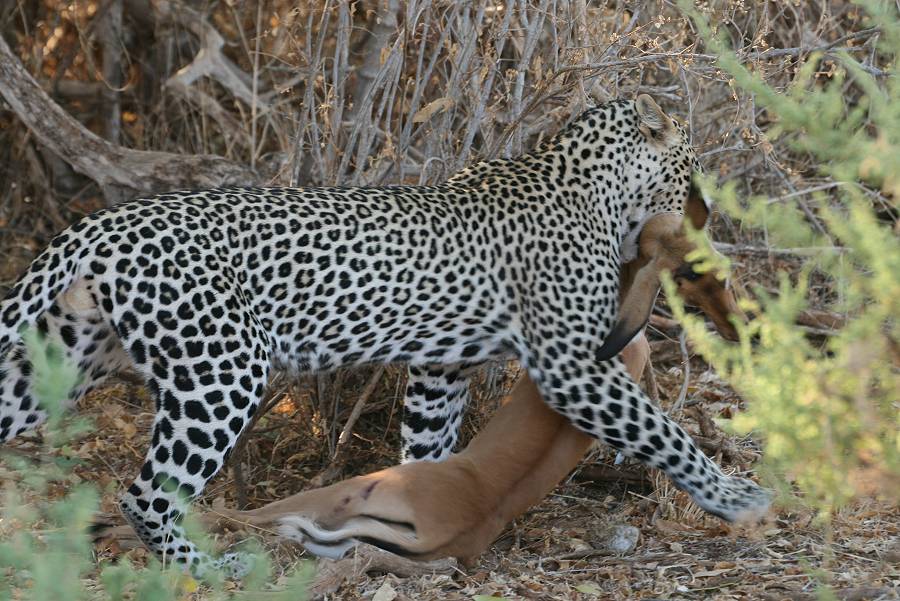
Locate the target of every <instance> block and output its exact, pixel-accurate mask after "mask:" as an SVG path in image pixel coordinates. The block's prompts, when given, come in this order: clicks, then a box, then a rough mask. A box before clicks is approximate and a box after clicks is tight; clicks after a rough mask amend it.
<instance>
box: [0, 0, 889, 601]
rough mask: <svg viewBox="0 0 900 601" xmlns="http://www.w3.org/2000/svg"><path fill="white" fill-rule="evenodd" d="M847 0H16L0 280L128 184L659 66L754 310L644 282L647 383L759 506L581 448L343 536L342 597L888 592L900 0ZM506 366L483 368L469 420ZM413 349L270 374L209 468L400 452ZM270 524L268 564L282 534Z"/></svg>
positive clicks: (263, 490)
mask: <svg viewBox="0 0 900 601" xmlns="http://www.w3.org/2000/svg"><path fill="white" fill-rule="evenodd" d="M865 4H866V5H867V7H868V10H867V9H866V8H865V7H863V6H861V5H860V4H859V3H856V2H849V1H844V0H822V1H790V0H784V1H782V0H778V1H768V2H755V1H741V0H710V1H707V2H697V3H693V4H691V3H687V4H682V7H681V8H679V6H678V5H677V3H673V2H667V1H662V0H660V1H657V0H645V1H638V2H616V1H609V2H591V3H589V2H584V1H571V2H569V1H563V0H556V1H550V0H543V1H529V2H524V1H523V2H515V1H512V0H510V1H508V2H499V1H498V2H481V1H477V0H476V1H473V2H450V1H435V0H409V1H406V2H401V1H399V0H361V1H358V2H345V1H333V2H328V1H312V0H310V1H307V0H301V1H300V2H285V1H283V0H272V1H265V0H260V1H253V0H248V1H239V0H221V1H213V0H203V1H190V2H188V1H182V0H71V1H62V0H2V1H0V26H2V41H0V95H2V98H3V100H4V102H2V103H0V125H2V127H0V181H2V184H3V185H2V187H0V258H2V260H0V292H5V291H6V290H7V289H8V288H9V287H10V286H11V285H12V283H13V282H14V280H15V277H16V276H17V275H18V273H20V272H21V270H22V269H24V268H25V266H27V264H28V262H29V261H30V260H31V259H32V258H33V257H34V256H35V255H36V253H37V252H38V251H39V250H40V249H41V248H42V247H43V246H44V245H45V244H46V243H47V242H48V240H49V239H50V237H51V236H52V235H53V234H54V233H55V232H57V231H59V230H60V229H62V228H63V227H65V226H66V225H68V224H70V223H72V222H73V221H75V220H76V219H78V218H79V217H81V216H82V215H84V214H86V213H88V212H90V211H93V210H95V209H98V208H101V207H103V206H107V205H109V204H113V203H115V202H119V201H121V200H124V199H127V198H132V197H135V196H137V195H140V194H149V193H152V192H163V191H167V190H171V189H175V188H181V187H197V186H209V185H217V184H222V183H240V184H247V185H295V186H312V185H329V186H330V185H350V184H353V185H387V184H398V183H404V184H430V183H436V182H440V181H443V180H444V179H445V178H447V177H448V176H449V175H451V174H453V173H454V172H456V171H458V170H459V169H461V168H462V167H464V166H465V165H467V164H470V163H472V162H475V161H479V160H482V159H490V158H496V157H508V156H515V155H518V154H520V153H522V152H524V151H526V150H528V149H529V148H532V147H533V146H534V145H535V144H538V143H540V141H541V140H543V139H546V138H547V137H549V136H551V135H552V134H553V133H554V132H555V131H556V130H557V129H558V128H559V127H560V126H561V125H563V124H564V123H565V122H566V121H567V120H568V119H569V118H570V117H571V116H572V115H574V114H577V113H578V112H579V111H581V110H582V109H584V108H585V107H587V106H589V105H591V104H593V103H596V102H602V101H604V100H607V99H612V98H617V97H628V98H631V97H634V96H636V95H637V94H639V93H648V94H650V95H652V96H653V97H654V98H655V99H656V100H657V101H658V102H659V103H660V105H661V106H662V107H663V108H664V109H665V110H666V111H667V112H668V113H669V114H672V115H675V116H676V117H677V118H678V119H679V120H680V121H681V122H683V123H684V124H685V125H686V126H687V127H688V129H689V131H690V134H691V137H692V141H693V143H694V145H695V146H696V148H697V150H698V154H699V156H700V160H701V162H702V164H703V166H704V168H705V170H706V173H707V175H708V176H709V177H708V178H707V181H706V186H707V188H708V189H709V191H710V193H712V194H713V195H714V196H717V197H718V198H719V199H720V200H721V205H720V206H721V211H720V212H719V213H717V214H716V216H715V218H714V219H713V222H712V226H711V228H710V234H711V237H712V238H713V239H714V240H715V241H716V247H717V248H718V249H719V250H720V251H722V252H723V253H724V254H725V255H726V256H727V257H728V258H729V259H730V269H731V277H732V280H733V282H734V283H735V285H736V286H737V288H738V289H739V290H741V291H742V292H743V296H744V297H745V299H746V302H747V305H746V307H747V309H748V310H750V312H751V313H754V314H756V315H757V316H758V319H756V320H755V321H754V322H753V323H752V324H751V325H750V326H749V327H748V328H747V329H746V330H745V331H744V339H743V341H742V343H741V345H739V346H734V345H731V346H726V345H724V344H722V343H719V342H717V341H715V340H712V339H710V337H709V336H708V335H705V334H704V332H703V331H702V330H703V328H698V327H697V325H696V323H693V325H689V326H688V327H687V328H686V330H687V332H688V334H689V335H687V336H686V335H684V333H683V332H684V330H683V329H682V326H680V325H679V321H678V320H676V318H678V319H679V320H681V319H682V318H683V315H682V311H681V309H680V307H678V306H674V307H672V309H671V310H670V309H668V308H667V306H666V305H665V304H661V306H660V307H659V308H658V309H657V312H656V314H655V315H654V318H653V320H652V327H651V332H650V333H651V340H652V346H653V357H652V360H653V363H654V370H652V372H651V377H650V378H648V380H647V382H645V384H646V385H647V386H650V387H651V395H652V396H653V395H654V394H655V396H656V397H658V398H659V400H660V402H661V404H662V405H663V406H664V407H667V408H669V407H672V406H673V405H675V406H677V408H678V411H677V412H676V413H675V417H676V418H677V419H679V420H680V422H681V423H683V424H684V425H685V427H686V428H687V429H688V430H690V431H691V432H692V434H695V435H696V436H697V439H698V440H699V442H700V444H701V446H702V447H703V449H704V450H705V451H706V452H707V453H709V454H711V455H716V457H717V459H718V460H720V461H721V462H722V463H724V464H725V465H726V466H727V467H728V468H729V469H730V470H732V471H737V472H743V471H749V470H751V469H752V470H755V471H761V472H762V473H764V474H765V475H766V478H767V479H766V482H767V483H768V484H770V485H772V486H777V487H779V488H780V489H781V491H782V492H783V493H784V495H783V497H782V499H781V503H780V506H779V508H778V510H777V512H776V515H775V517H773V519H772V520H771V521H770V523H768V524H767V525H766V526H764V527H761V528H759V529H758V530H756V531H752V532H737V531H733V530H731V529H730V528H728V527H725V526H723V525H722V524H721V522H719V521H717V520H715V519H712V518H708V517H705V516H703V515H701V514H700V512H699V510H697V509H696V508H695V507H694V506H693V505H691V504H690V503H689V501H688V500H687V498H686V496H684V495H683V494H682V493H678V492H677V491H676V490H675V489H674V488H673V487H671V485H670V484H669V483H667V482H666V481H665V480H664V479H663V478H661V477H659V476H658V475H656V474H652V473H647V472H646V471H644V470H643V469H642V468H640V467H639V466H636V465H631V464H626V465H623V466H618V467H614V466H612V463H613V455H612V454H611V453H610V452H608V450H607V449H599V450H597V451H595V452H593V454H592V456H591V457H590V461H587V462H585V463H583V464H582V466H583V467H582V469H581V470H579V471H577V472H576V473H575V474H574V475H573V477H571V478H570V479H569V480H567V482H566V483H565V484H564V486H562V487H561V488H560V489H558V491H557V494H554V495H553V496H551V497H550V498H549V499H548V500H546V501H545V502H544V503H543V504H542V505H541V506H539V507H538V508H536V509H535V510H534V511H532V512H531V513H529V514H528V515H527V516H525V517H524V518H523V519H522V520H521V521H519V522H518V523H516V524H514V525H512V526H511V527H510V528H509V529H508V531H507V532H506V533H505V534H504V536H503V537H502V538H501V539H500V540H499V541H498V542H497V544H496V546H495V548H494V549H493V550H492V551H491V553H489V554H487V555H486V556H485V557H483V558H482V559H481V561H480V562H479V563H478V564H477V565H476V566H474V567H473V568H467V569H460V570H453V571H451V572H450V573H448V574H437V575H432V574H427V575H407V576H384V575H381V574H379V573H378V572H372V573H369V574H366V573H365V570H362V571H360V570H358V569H355V568H349V567H348V568H347V569H346V574H345V575H344V576H345V577H347V578H349V582H348V583H343V584H340V583H338V584H340V586H341V587H342V588H340V589H339V590H338V593H336V594H337V595H338V597H333V598H347V599H355V598H364V597H367V596H368V597H370V596H371V594H372V593H374V591H375V590H376V589H378V588H379V587H380V588H381V589H382V590H385V591H387V590H388V589H390V590H392V591H394V593H395V594H397V595H399V596H398V597H396V598H401V599H402V598H410V599H426V598H428V599H430V598H434V599H451V598H453V599H455V598H459V599H470V598H472V596H473V595H476V594H484V595H490V594H494V593H496V594H498V595H506V596H509V597H514V598H533V599H545V598H564V599H569V598H573V599H593V598H630V597H659V598H708V597H713V596H715V597H717V598H721V599H732V598H734V599H737V598H760V599H762V598H765V599H782V598H792V599H807V598H810V599H811V598H814V597H815V592H816V590H817V589H818V587H819V586H820V585H821V584H830V585H832V587H833V588H834V589H835V590H836V591H838V592H837V595H838V598H842V599H864V598H896V597H892V596H891V595H894V594H896V593H895V591H896V589H897V587H898V586H900V572H898V558H900V547H898V531H900V522H898V520H897V507H896V499H897V498H898V495H900V491H898V486H897V482H898V481H900V471H898V469H900V467H898V466H900V464H898V453H900V438H898V430H897V426H898V422H897V415H898V409H900V407H898V405H897V399H898V396H900V394H898V393H900V385H898V365H900V337H898V324H897V316H898V314H900V307H898V300H897V299H898V298H900V284H898V273H900V259H898V252H900V251H898V245H897V233H898V225H897V219H898V211H897V197H898V195H900V180H898V179H897V173H900V165H898V161H900V158H898V157H900V112H898V111H900V108H898V107H900V95H898V81H897V63H896V61H897V56H898V53H900V21H898V18H897V11H898V7H897V4H896V3H895V2H892V1H872V2H867V3H865ZM682 8H684V9H689V10H693V11H694V13H693V16H692V17H689V16H686V14H685V12H682ZM707 24H708V25H709V27H710V28H711V29H710V30H709V31H707ZM728 49H730V51H729V50H728ZM723 52H725V53H726V54H724V55H723ZM717 184H718V185H721V186H724V187H725V189H726V190H725V192H724V193H723V192H719V193H716V192H715V191H714V190H713V188H715V187H716V185H717ZM751 339H756V340H757V341H758V344H757V345H756V346H755V347H754V346H751V343H750V341H751ZM704 357H705V359H704ZM713 368H715V369H713ZM515 373H516V368H515V366H512V365H495V366H490V367H488V368H486V369H485V370H484V373H483V374H482V376H481V377H480V378H479V381H478V382H477V385H476V386H475V388H474V395H473V396H474V397H475V399H476V400H477V403H476V404H475V406H473V407H472V408H471V411H470V418H469V420H468V422H467V426H466V427H467V431H468V433H469V434H471V433H472V432H474V431H477V428H478V427H479V425H480V424H482V423H483V422H484V420H485V419H487V418H488V417H489V416H490V414H491V412H492V410H493V408H494V407H495V404H496V400H497V399H498V398H499V397H500V396H501V395H502V394H503V393H504V392H505V391H506V390H507V389H508V386H509V383H510V381H511V380H512V378H513V377H514V375H515ZM403 380H404V376H403V370H402V368H400V367H390V368H386V369H380V368H379V369H367V370H361V371H353V372H345V371H338V372H336V373H333V374H327V375H320V376H317V377H313V378H308V379H306V380H302V381H293V380H290V379H288V378H285V377H283V376H276V378H275V379H274V381H273V382H272V383H271V386H270V393H269V396H268V399H267V402H266V403H267V407H269V408H270V409H271V411H269V412H268V413H266V414H265V416H264V417H262V418H261V419H260V421H259V423H258V424H257V425H256V427H255V429H254V431H253V433H252V434H251V435H250V437H249V438H248V439H247V440H245V444H244V445H242V446H241V447H240V449H239V451H237V452H235V454H234V456H233V458H232V464H231V469H230V470H227V472H228V473H227V474H224V475H223V476H220V477H219V478H217V479H216V480H215V481H214V482H212V483H211V485H210V487H209V488H208V490H207V494H206V496H205V497H204V498H205V499H206V500H207V501H209V502H210V503H212V502H223V501H224V502H225V503H227V504H229V505H249V506H256V505H260V504H263V503H265V502H267V501H271V500H273V499H276V498H280V497H283V496H286V495H288V494H290V493H293V492H295V491H297V490H299V489H301V488H303V487H305V486H309V485H310V484H311V483H322V482H325V481H330V480H332V479H334V478H336V477H338V476H339V475H348V474H355V473H362V472H366V471H371V470H372V469H374V468H376V467H381V466H385V465H390V464H392V463H394V462H395V461H396V459H397V451H398V446H399V445H398V432H399V423H398V419H399V411H400V403H401V401H402V394H403ZM354 408H355V411H354ZM152 411H153V408H152V403H151V402H150V401H149V400H148V399H147V398H145V395H144V393H143V392H142V390H141V388H140V386H139V385H137V384H136V383H134V382H133V381H130V380H126V381H122V382H117V383H114V384H113V385H111V386H110V387H108V388H106V389H104V390H101V391H98V392H97V393H95V394H94V395H92V396H91V397H90V398H88V399H86V400H85V402H84V403H83V411H82V414H85V415H87V416H88V417H90V418H91V419H92V420H93V421H94V423H95V426H96V427H95V429H94V430H93V431H92V432H91V433H88V434H85V433H83V432H82V433H80V434H78V435H77V436H75V437H74V438H73V439H72V441H71V443H69V445H68V446H66V447H63V448H62V449H61V450H58V451H56V453H57V454H58V455H59V456H63V455H66V456H70V457H75V458H78V459H80V460H81V462H80V463H79V464H78V465H77V466H76V467H75V468H74V470H75V471H74V475H73V476H69V477H71V478H76V479H78V480H87V481H90V482H94V483H96V484H97V485H98V486H99V487H100V489H101V493H102V495H101V499H100V501H99V504H100V507H101V509H102V510H104V511H106V512H108V513H113V512H114V504H113V500H114V495H115V492H116V490H117V487H118V486H121V485H122V483H124V482H126V481H127V480H128V479H129V478H130V477H131V476H132V474H134V473H135V471H136V469H137V466H138V465H139V463H140V460H141V458H142V456H143V450H144V449H143V444H144V443H143V436H144V433H145V432H146V431H147V429H148V426H149V423H150V421H151V419H152ZM351 415H352V416H353V418H352V419H351ZM734 417H737V418H738V419H731V418H734ZM357 418H358V421H357ZM735 425H736V426H738V428H735V427H734V426H735ZM342 434H343V435H342ZM40 446H41V445H40V444H39V438H37V437H24V438H23V439H22V440H19V441H16V442H15V443H14V444H13V445H12V447H13V449H14V450H15V451H17V452H18V453H21V454H24V455H26V456H29V455H30V454H34V453H36V450H37V449H39V448H40ZM766 450H767V451H768V452H769V459H768V461H767V463H765V464H763V465H764V467H761V464H759V463H758V461H759V459H760V455H761V452H762V451H766ZM3 477H4V479H9V480H11V481H17V482H18V481H19V478H20V476H18V475H16V474H15V473H13V472H11V471H8V470H6V469H5V468H4V472H3ZM66 490H67V486H64V485H53V486H49V487H47V488H46V491H44V490H40V491H38V492H49V493H50V496H51V497H58V496H61V495H62V494H64V493H65V492H66ZM36 494H37V493H36V492H35V491H34V490H30V491H29V492H28V495H31V496H29V497H28V499H29V500H30V499H32V497H35V498H36ZM26 496H27V495H26ZM29 502H32V501H29ZM33 502H35V503H37V502H38V501H36V500H35V501H33ZM26 505H27V503H26ZM823 517H827V518H829V519H828V520H826V519H822V518H823ZM609 522H614V523H617V522H627V523H629V524H631V525H634V526H638V527H639V528H640V529H641V531H642V533H643V534H642V540H641V541H640V542H639V544H638V546H637V548H636V549H635V550H634V551H633V552H632V553H631V554H630V555H628V556H626V557H624V558H620V557H604V556H603V552H602V550H600V549H601V548H602V546H603V544H602V539H603V536H604V534H603V533H604V525H605V524H607V523H609ZM29 523H31V522H29ZM8 524H9V520H7V522H6V524H4V523H3V522H0V532H2V533H3V536H7V535H8V534H9V533H8V528H9V526H8ZM33 526H34V527H35V528H36V529H40V528H41V527H43V526H46V523H44V522H41V521H40V520H36V521H34V522H33ZM245 534H246V533H238V534H237V535H235V538H236V539H239V538H242V537H244V536H245ZM264 544H265V545H266V546H267V548H269V549H270V550H272V551H273V555H274V563H275V565H276V567H277V569H278V570H287V569H288V568H289V567H290V566H292V565H293V564H294V563H296V562H297V561H298V552H297V551H296V550H295V549H291V548H288V547H286V546H279V545H277V544H276V543H275V542H274V541H273V540H272V539H271V537H268V538H265V543H264ZM125 546H126V545H124V544H122V545H120V544H119V543H118V542H116V541H113V542H109V541H107V544H106V545H105V546H101V547H97V559H98V560H99V563H100V564H101V565H107V564H109V562H111V561H112V559H113V557H117V556H118V555H120V554H121V553H123V552H125V553H127V556H128V557H129V558H130V559H131V560H132V561H133V562H134V563H135V564H136V565H143V563H144V562H146V559H147V558H146V556H145V554H144V552H143V549H140V548H138V549H131V550H128V549H127V548H124V547H125ZM0 557H2V554H0ZM84 570H85V572H84V573H83V574H81V576H82V577H83V578H84V579H86V582H87V584H86V585H85V586H86V588H87V589H88V590H89V591H93V592H91V593H90V594H92V595H93V594H96V595H98V596H99V595H100V594H101V593H100V592H99V591H100V584H99V581H98V579H97V570H96V569H94V568H93V567H92V566H84ZM278 573H281V572H278ZM104 582H106V581H104ZM166 582H167V584H166V585H165V586H170V585H171V587H177V586H179V585H178V583H169V582H168V581H166ZM276 582H277V579H276ZM283 583H284V581H283V580H282V581H281V584H283ZM19 584H20V585H21V583H19ZM106 586H107V590H109V588H108V585H106ZM160 586H161V587H162V588H165V586H162V585H160ZM276 586H277V585H276ZM323 586H324V585H323ZM26 588H27V587H26ZM161 590H162V589H161ZM842 591H843V592H842ZM188 592H190V591H188ZM197 594H198V595H199V594H200V593H197ZM385 595H386V596H384V597H382V598H389V596H390V595H389V591H388V592H386V593H385ZM35 598H39V597H35ZM390 598H394V597H390Z"/></svg>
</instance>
